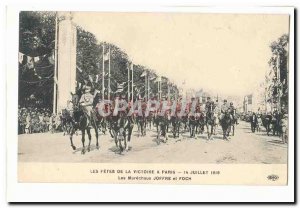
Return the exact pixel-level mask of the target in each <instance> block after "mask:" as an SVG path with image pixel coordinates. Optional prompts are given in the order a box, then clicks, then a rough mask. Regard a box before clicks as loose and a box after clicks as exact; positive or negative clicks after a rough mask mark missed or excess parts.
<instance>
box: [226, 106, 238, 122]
mask: <svg viewBox="0 0 300 208" xmlns="http://www.w3.org/2000/svg"><path fill="white" fill-rule="evenodd" d="M228 111H229V113H230V118H231V119H232V120H233V121H235V113H236V108H235V107H234V106H233V103H232V102H230V105H229V107H228Z"/></svg>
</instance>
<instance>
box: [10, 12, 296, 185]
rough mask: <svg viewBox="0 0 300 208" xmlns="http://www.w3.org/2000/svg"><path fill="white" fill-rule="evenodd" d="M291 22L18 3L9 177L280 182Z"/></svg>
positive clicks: (284, 167)
mask: <svg viewBox="0 0 300 208" xmlns="http://www.w3.org/2000/svg"><path fill="white" fill-rule="evenodd" d="M290 21H291V16H290V15H289V13H270V12H268V13H261V12H260V13H246V12H245V13H241V12H239V13H233V12H232V13H229V12H227V13H221V12H219V13H218V12H214V13H212V12H207V13H205V12H159V11H154V12H104V11H67V10H66V11H50V10H49V11H44V10H43V11H39V10H32V11H27V10H26V11H25V10H24V11H19V13H18V22H19V26H18V32H19V34H18V41H19V42H18V51H17V52H16V54H18V57H17V56H16V59H15V62H16V63H17V62H18V78H17V80H18V81H17V82H18V83H17V91H18V96H17V98H18V100H17V103H18V104H17V109H15V111H16V112H17V117H18V121H17V124H15V125H17V127H18V128H17V131H18V132H17V137H18V138H17V163H18V169H17V175H18V176H17V177H18V182H20V183H27V182H34V183H35V182H36V183H40V182H51V183H58V182H67V183H68V182H69V183H81V182H88V183H94V182H95V183H117V184H122V183H125V184H126V183H133V184H136V183H142V184H148V183H150V184H223V185H230V184H233V185H234V184H235V185H282V186H285V185H287V184H288V160H289V159H290V158H289V157H288V153H289V148H290V147H289V145H290V141H291V140H294V138H291V137H290V136H289V127H290V122H289V120H290V110H291V109H290V107H289V106H290V103H289V98H290V87H292V88H293V86H290V81H291V76H290V71H293V70H294V69H291V68H290V66H289V65H290V57H291V56H293V54H292V55H291V53H290V48H291V43H290V40H291V34H290V29H291V28H290ZM292 79H294V78H292ZM292 148H293V147H292Z"/></svg>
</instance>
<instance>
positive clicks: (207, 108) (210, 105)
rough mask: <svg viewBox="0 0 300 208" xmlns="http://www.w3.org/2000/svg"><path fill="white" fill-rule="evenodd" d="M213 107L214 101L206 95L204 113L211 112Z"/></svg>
mask: <svg viewBox="0 0 300 208" xmlns="http://www.w3.org/2000/svg"><path fill="white" fill-rule="evenodd" d="M214 108H215V106H214V102H213V101H212V100H211V99H210V97H207V101H206V103H205V112H206V114H207V113H211V112H213V110H214Z"/></svg>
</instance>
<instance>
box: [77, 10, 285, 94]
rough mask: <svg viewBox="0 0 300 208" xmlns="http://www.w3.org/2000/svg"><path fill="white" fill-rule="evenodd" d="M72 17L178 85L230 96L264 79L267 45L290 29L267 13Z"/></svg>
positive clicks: (83, 14)
mask: <svg viewBox="0 0 300 208" xmlns="http://www.w3.org/2000/svg"><path fill="white" fill-rule="evenodd" d="M73 20H74V22H75V23H76V24H77V25H78V26H81V27H82V28H84V29H86V30H87V31H89V32H91V33H93V34H94V35H95V36H96V38H97V39H98V41H99V42H102V41H106V42H110V43H113V44H115V45H117V46H118V47H120V48H122V49H123V50H124V51H125V52H126V53H127V54H128V55H129V57H130V58H131V59H132V60H133V62H134V63H135V64H140V65H144V66H147V67H149V68H151V69H153V70H155V71H156V72H157V73H158V74H160V75H164V76H167V77H169V78H170V79H171V80H173V81H174V82H175V83H176V84H177V85H178V86H180V87H183V88H185V89H188V88H192V89H195V90H198V89H201V88H203V89H204V90H208V91H210V92H213V93H218V94H220V95H234V96H244V95H246V94H250V93H252V92H253V89H255V86H257V85H259V83H260V82H262V81H263V80H264V75H265V73H266V71H267V70H268V69H269V66H268V60H269V58H270V57H271V51H270V48H269V45H270V44H271V42H273V41H276V40H277V39H278V38H279V37H280V36H281V35H283V34H288V30H289V17H288V15H271V14H266V15H264V14H203V13H202V14H200V13H100V12H76V13H74V18H73ZM183 82H185V84H184V85H182V83H183Z"/></svg>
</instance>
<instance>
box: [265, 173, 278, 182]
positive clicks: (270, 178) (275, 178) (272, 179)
mask: <svg viewBox="0 0 300 208" xmlns="http://www.w3.org/2000/svg"><path fill="white" fill-rule="evenodd" d="M267 178H268V180H270V181H277V180H278V178H279V176H278V175H274V174H273V175H269V176H268V177H267Z"/></svg>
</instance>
